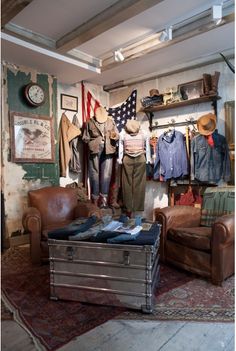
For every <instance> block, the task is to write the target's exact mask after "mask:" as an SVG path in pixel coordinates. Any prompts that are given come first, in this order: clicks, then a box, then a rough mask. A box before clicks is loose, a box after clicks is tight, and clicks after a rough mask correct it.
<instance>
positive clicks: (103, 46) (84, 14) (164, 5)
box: [2, 0, 234, 85]
mask: <svg viewBox="0 0 236 351" xmlns="http://www.w3.org/2000/svg"><path fill="white" fill-rule="evenodd" d="M145 1H146V0H143V2H145ZM146 2H148V1H146ZM229 2H231V3H232V1H231V0H225V1H224V3H225V4H227V3H229ZM116 3H117V0H86V1H84V0H69V1H68V0H33V1H32V2H31V3H30V4H29V5H28V6H26V7H25V8H24V9H23V10H22V11H21V12H19V13H18V14H17V15H16V16H15V17H13V18H12V19H11V20H10V22H9V23H8V24H7V25H6V27H5V29H3V32H5V33H3V34H2V60H5V61H7V62H11V63H14V64H16V65H25V66H28V67H32V68H35V69H37V70H39V71H40V72H47V73H49V74H53V75H55V76H57V77H58V80H59V81H61V82H64V83H68V84H74V83H77V82H79V81H81V80H86V81H90V82H92V83H97V84H101V85H108V84H112V83H115V82H118V81H121V80H129V79H134V78H135V77H141V76H143V75H147V74H152V73H153V74H154V73H156V72H161V71H163V70H166V71H168V69H171V68H172V69H173V67H177V66H178V65H184V64H185V63H186V64H188V63H189V62H191V61H196V60H198V59H203V58H205V59H206V60H207V59H208V58H209V57H210V56H211V55H218V54H219V52H227V51H229V50H231V51H232V50H233V52H234V22H231V23H228V24H225V25H221V26H218V27H214V29H212V30H209V31H206V32H204V31H201V30H199V31H198V32H196V33H195V35H194V36H193V37H192V38H187V39H186V40H182V41H180V42H177V43H176V42H174V41H173V44H172V45H168V46H166V47H163V48H160V49H158V50H155V51H153V52H151V53H149V54H145V55H142V56H141V57H139V58H136V59H133V60H130V61H127V62H126V61H124V62H123V63H120V64H117V65H114V66H112V67H111V68H110V69H105V70H103V69H102V73H97V72H98V71H99V69H97V70H95V69H94V67H91V66H92V65H90V64H84V62H82V63H81V60H79V59H78V58H75V57H73V58H71V57H69V55H68V53H63V54H60V50H57V49H56V48H50V47H48V48H46V47H45V45H43V44H38V43H37V42H35V41H34V38H35V37H36V36H37V35H39V37H40V38H41V39H42V38H43V39H45V40H49V39H50V41H51V42H52V43H53V42H56V41H57V40H59V39H60V38H61V37H63V36H64V35H66V34H67V33H68V32H70V31H72V30H74V29H75V28H76V27H78V26H80V25H82V24H84V23H86V22H87V21H89V20H90V19H91V18H92V17H93V16H96V15H97V14H99V13H101V12H103V11H104V10H106V8H108V7H109V6H112V5H114V4H116ZM153 3H154V1H153ZM156 3H158V0H157V1H156ZM216 3H219V2H217V1H216V0H188V1H186V0H175V1H173V0H162V1H161V2H160V3H158V4H156V5H154V6H152V7H150V8H148V9H145V10H144V11H142V12H141V13H139V14H137V15H135V16H134V17H131V18H129V19H127V20H124V21H123V22H122V23H120V24H118V25H116V26H114V27H113V28H108V29H106V30H105V31H104V32H103V33H101V34H99V35H96V27H95V30H94V33H93V36H94V37H93V38H92V39H89V40H87V41H86V42H83V43H82V44H81V45H79V46H77V47H76V49H77V50H79V51H82V52H83V53H86V54H88V55H92V56H94V57H95V58H103V57H104V55H106V54H107V53H112V52H113V51H114V50H115V49H118V48H125V47H127V45H129V44H131V43H136V42H137V41H138V40H140V39H143V38H146V37H147V36H148V35H151V34H153V33H156V32H160V31H161V30H163V29H165V28H166V26H169V25H173V26H175V25H176V24H178V23H180V22H182V21H184V20H186V19H189V18H191V17H192V16H195V15H197V14H199V13H201V12H203V11H205V10H207V9H210V8H211V6H212V5H213V4H216ZM104 23H105V20H104ZM9 25H10V27H9ZM12 28H17V29H19V28H20V30H21V34H20V33H19V31H18V34H17V35H16V33H14V32H13V30H12ZM22 33H23V34H22ZM25 33H29V34H30V39H29V37H28V38H25V37H24V34H25ZM16 37H18V39H17V38H16ZM19 38H20V40H19ZM32 44H33V45H32ZM169 44H171V42H170V43H169ZM35 45H36V47H35ZM40 47H44V49H43V50H41V49H40ZM45 48H46V50H45ZM69 53H70V54H71V52H69ZM88 57H90V56H88ZM219 57H220V56H219ZM90 59H91V60H92V61H93V58H90ZM91 69H93V71H92V70H91Z"/></svg>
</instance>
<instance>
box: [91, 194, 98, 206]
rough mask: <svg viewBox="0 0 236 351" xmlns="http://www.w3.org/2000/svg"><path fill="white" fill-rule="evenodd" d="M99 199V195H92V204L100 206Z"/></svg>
mask: <svg viewBox="0 0 236 351" xmlns="http://www.w3.org/2000/svg"><path fill="white" fill-rule="evenodd" d="M98 200H99V197H98V196H92V197H91V202H92V204H94V205H96V206H97V207H99V206H98Z"/></svg>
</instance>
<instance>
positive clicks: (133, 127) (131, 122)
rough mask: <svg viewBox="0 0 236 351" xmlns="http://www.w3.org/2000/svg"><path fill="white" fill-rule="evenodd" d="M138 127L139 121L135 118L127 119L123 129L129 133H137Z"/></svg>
mask: <svg viewBox="0 0 236 351" xmlns="http://www.w3.org/2000/svg"><path fill="white" fill-rule="evenodd" d="M139 129H140V122H138V121H136V120H135V119H128V121H127V122H126V125H125V130H126V132H127V133H129V134H137V133H138V132H139Z"/></svg>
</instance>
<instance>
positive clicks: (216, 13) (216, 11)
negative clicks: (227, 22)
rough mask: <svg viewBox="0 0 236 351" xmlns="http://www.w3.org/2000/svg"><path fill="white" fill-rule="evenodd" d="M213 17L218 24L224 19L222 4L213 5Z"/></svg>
mask: <svg viewBox="0 0 236 351" xmlns="http://www.w3.org/2000/svg"><path fill="white" fill-rule="evenodd" d="M212 19H213V21H214V22H215V24H216V25H217V26H218V25H219V24H220V23H221V21H222V5H213V6H212Z"/></svg>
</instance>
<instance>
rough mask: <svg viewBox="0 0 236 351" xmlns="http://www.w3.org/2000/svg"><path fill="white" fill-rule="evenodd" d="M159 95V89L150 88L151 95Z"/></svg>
mask: <svg viewBox="0 0 236 351" xmlns="http://www.w3.org/2000/svg"><path fill="white" fill-rule="evenodd" d="M158 95H160V94H159V90H157V89H151V90H149V96H151V97H153V96H158Z"/></svg>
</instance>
